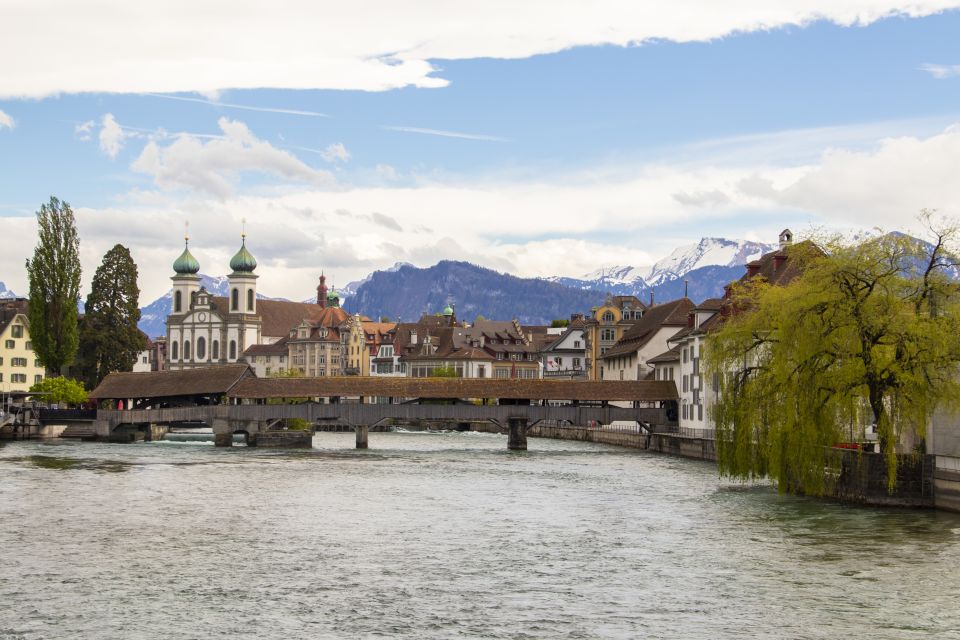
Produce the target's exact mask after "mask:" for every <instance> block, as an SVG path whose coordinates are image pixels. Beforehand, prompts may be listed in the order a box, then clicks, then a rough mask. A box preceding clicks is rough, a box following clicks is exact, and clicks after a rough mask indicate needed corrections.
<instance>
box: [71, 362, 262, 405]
mask: <svg viewBox="0 0 960 640" xmlns="http://www.w3.org/2000/svg"><path fill="white" fill-rule="evenodd" d="M252 375H253V372H252V371H251V369H250V366H249V365H246V364H228V365H222V366H217V367H198V368H196V369H184V370H182V371H150V372H142V373H132V372H125V373H111V374H108V375H107V377H106V378H104V379H103V381H102V382H101V383H100V384H99V385H98V386H97V388H96V389H94V390H93V391H92V392H90V399H91V400H107V399H119V398H171V397H190V396H210V395H224V394H227V393H228V392H229V391H230V390H231V389H233V388H234V386H236V384H237V383H238V382H240V381H241V380H242V379H243V378H245V377H248V376H252Z"/></svg>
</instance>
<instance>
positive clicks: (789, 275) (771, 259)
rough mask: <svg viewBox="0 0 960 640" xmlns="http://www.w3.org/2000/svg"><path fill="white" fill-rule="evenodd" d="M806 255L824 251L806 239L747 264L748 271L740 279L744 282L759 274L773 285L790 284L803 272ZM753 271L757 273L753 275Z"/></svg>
mask: <svg viewBox="0 0 960 640" xmlns="http://www.w3.org/2000/svg"><path fill="white" fill-rule="evenodd" d="M804 255H823V251H822V250H821V249H820V247H818V246H817V245H816V244H814V243H813V242H811V241H810V240H804V241H803V242H798V243H797V244H793V245H788V246H787V247H784V248H782V249H777V250H776V251H771V252H770V253H765V254H763V255H762V256H760V257H759V258H758V259H757V260H754V261H753V262H750V263H748V264H747V273H745V274H744V275H743V277H741V278H740V281H741V282H743V281H746V280H749V279H750V278H753V277H757V276H759V277H762V278H764V279H765V280H766V281H767V282H769V283H770V284H772V285H778V286H784V285H787V284H790V282H791V281H792V280H793V279H794V278H796V277H797V276H798V275H800V273H801V272H802V265H803V260H802V258H803V257H804ZM798 258H801V259H798ZM751 271H754V272H755V273H753V275H751Z"/></svg>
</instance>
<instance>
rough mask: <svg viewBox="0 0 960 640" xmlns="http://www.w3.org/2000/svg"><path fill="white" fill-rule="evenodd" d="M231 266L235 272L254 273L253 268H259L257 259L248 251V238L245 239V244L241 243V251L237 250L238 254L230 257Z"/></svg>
mask: <svg viewBox="0 0 960 640" xmlns="http://www.w3.org/2000/svg"><path fill="white" fill-rule="evenodd" d="M230 268H231V269H233V271H234V273H253V270H254V269H256V268H257V259H256V258H254V257H253V254H252V253H250V252H249V251H247V239H246V238H244V239H243V244H242V245H240V251H237V255H235V256H233V257H232V258H230Z"/></svg>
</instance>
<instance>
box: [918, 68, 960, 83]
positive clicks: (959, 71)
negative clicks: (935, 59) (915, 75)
mask: <svg viewBox="0 0 960 640" xmlns="http://www.w3.org/2000/svg"><path fill="white" fill-rule="evenodd" d="M920 69H921V70H922V71H926V72H927V73H929V74H930V75H932V76H933V77H934V78H936V79H938V80H943V79H945V78H955V77H957V76H960V64H922V65H920Z"/></svg>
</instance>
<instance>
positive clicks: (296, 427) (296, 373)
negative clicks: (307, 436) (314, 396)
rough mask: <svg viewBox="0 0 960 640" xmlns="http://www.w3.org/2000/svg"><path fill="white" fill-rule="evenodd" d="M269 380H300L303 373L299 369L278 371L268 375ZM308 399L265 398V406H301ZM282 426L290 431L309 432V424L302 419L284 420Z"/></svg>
mask: <svg viewBox="0 0 960 640" xmlns="http://www.w3.org/2000/svg"><path fill="white" fill-rule="evenodd" d="M270 377H271V378H302V377H303V373H302V372H301V371H300V370H299V369H292V368H291V369H280V370H279V371H274V372H273V373H271V374H270ZM309 400H310V398H267V404H303V403H305V402H308V401H309ZM283 423H284V426H285V427H286V428H287V429H289V430H291V431H309V430H310V422H309V421H308V420H305V419H303V418H286V419H284V421H283Z"/></svg>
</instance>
